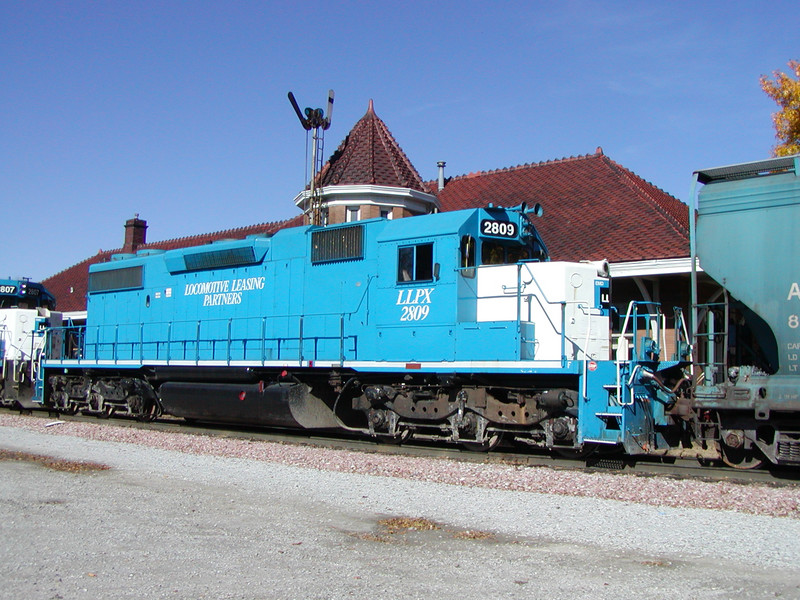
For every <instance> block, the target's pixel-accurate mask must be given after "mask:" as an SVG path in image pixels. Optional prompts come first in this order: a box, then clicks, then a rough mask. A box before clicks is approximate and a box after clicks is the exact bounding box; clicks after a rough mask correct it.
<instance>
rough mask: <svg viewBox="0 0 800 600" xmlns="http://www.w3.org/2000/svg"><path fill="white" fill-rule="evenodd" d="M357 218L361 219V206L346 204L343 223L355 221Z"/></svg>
mask: <svg viewBox="0 0 800 600" xmlns="http://www.w3.org/2000/svg"><path fill="white" fill-rule="evenodd" d="M359 220H361V207H359V206H348V207H347V212H346V213H345V223H355V222H356V221H359Z"/></svg>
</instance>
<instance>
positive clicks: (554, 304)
mask: <svg viewBox="0 0 800 600" xmlns="http://www.w3.org/2000/svg"><path fill="white" fill-rule="evenodd" d="M540 212H541V209H540V208H539V207H538V206H536V207H533V208H528V207H526V206H525V205H521V206H518V207H515V208H500V207H492V206H491V205H490V206H488V207H487V208H484V209H475V210H465V211H457V212H447V213H440V214H430V215H426V216H418V217H411V218H406V219H398V220H387V219H383V218H382V219H374V220H367V221H359V222H355V223H346V224H341V225H332V226H327V227H319V226H304V227H296V228H290V229H283V230H280V231H278V232H277V233H275V234H274V235H273V236H269V237H267V236H263V237H261V236H256V237H250V238H248V239H245V240H229V241H219V242H215V243H212V244H209V245H206V246H200V247H193V248H185V249H179V250H171V251H166V252H163V251H154V250H144V251H140V252H138V253H137V254H135V255H116V256H115V257H114V258H113V260H112V261H110V262H108V263H103V264H97V265H93V266H92V267H91V268H90V273H89V296H88V317H87V323H86V326H85V327H83V328H80V329H70V330H68V331H65V332H64V333H63V334H61V335H58V336H55V335H54V336H52V340H53V341H54V342H58V344H57V347H56V344H54V345H53V346H52V347H51V349H50V356H49V357H48V359H47V360H46V361H45V363H44V378H43V380H44V383H45V386H44V390H43V402H44V404H45V405H46V406H48V407H51V408H53V409H57V410H60V411H67V412H69V411H77V410H80V411H82V412H86V413H94V414H98V415H111V414H113V413H122V414H128V415H134V416H137V417H139V418H142V419H149V418H153V417H155V416H157V415H158V414H160V413H162V412H163V413H167V414H171V415H174V416H178V417H184V418H186V419H190V420H200V421H219V422H230V423H247V424H258V425H268V426H279V427H293V428H298V427H299V428H308V429H342V428H343V429H347V430H351V431H358V432H363V433H365V434H369V435H371V436H374V437H380V438H389V439H393V440H404V439H407V438H408V437H410V436H413V437H416V438H421V439H436V440H444V441H450V442H457V443H462V444H465V445H469V446H471V447H476V448H489V447H492V446H493V445H494V444H496V443H497V442H498V441H499V440H500V439H501V438H502V437H505V438H506V439H507V440H508V439H510V440H513V441H516V442H521V443H524V444H528V445H530V446H536V447H542V448H555V449H559V450H562V451H564V452H568V453H569V452H579V451H581V450H583V449H585V448H587V447H596V446H597V445H605V446H614V447H619V446H622V447H624V449H625V451H626V452H628V453H630V454H642V453H649V454H652V453H661V454H664V453H667V452H670V451H675V450H674V448H675V446H676V439H680V438H681V437H682V432H683V431H684V429H685V427H686V426H685V424H684V421H682V420H680V419H678V420H674V419H673V417H672V416H671V415H670V411H671V409H672V408H673V407H674V406H675V403H676V395H675V393H674V392H673V389H675V388H676V387H677V384H678V383H679V382H681V381H682V380H683V379H684V371H683V369H684V367H685V366H686V365H687V364H688V362H687V359H688V345H687V344H686V343H685V342H681V343H679V344H677V347H678V348H679V349H681V352H679V355H678V356H675V357H673V360H671V361H669V362H664V361H660V360H659V353H660V347H661V345H662V344H663V337H664V331H665V328H664V327H662V324H663V320H662V319H661V318H660V316H659V315H653V314H645V313H643V312H642V306H639V305H637V304H635V303H634V304H632V305H631V307H630V309H629V311H628V314H627V315H625V324H626V325H625V329H626V333H627V335H625V336H623V338H624V342H625V343H621V344H620V346H621V347H620V348H619V349H618V350H617V351H616V354H615V356H614V358H613V359H612V357H611V348H610V344H609V339H610V335H609V333H610V319H611V314H610V298H609V296H610V294H609V278H608V266H607V264H603V263H600V264H596V263H566V262H551V261H550V260H549V257H548V253H547V249H546V247H545V244H544V243H543V241H542V239H541V238H540V236H539V234H538V232H537V230H536V228H535V227H534V225H533V223H532V217H533V216H535V215H538V214H540ZM678 329H680V328H678Z"/></svg>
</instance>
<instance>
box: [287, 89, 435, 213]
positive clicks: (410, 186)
mask: <svg viewBox="0 0 800 600" xmlns="http://www.w3.org/2000/svg"><path fill="white" fill-rule="evenodd" d="M316 183H317V188H318V193H319V194H320V196H321V200H322V210H323V214H325V215H326V217H327V218H325V219H324V222H325V223H327V224H333V223H344V222H347V221H358V220H362V219H371V218H376V217H387V218H390V219H391V218H395V219H396V218H400V217H407V216H412V215H419V214H428V213H430V212H433V211H434V210H436V209H438V206H439V205H438V200H437V198H436V196H434V195H433V194H431V193H430V191H429V190H428V187H427V186H426V185H425V182H424V181H423V180H422V178H421V177H420V175H419V173H418V172H417V170H416V169H415V168H414V165H413V164H411V161H410V160H408V157H407V156H406V154H405V152H403V149H402V148H400V145H399V144H398V143H397V142H396V141H395V139H394V137H392V134H391V132H390V131H389V129H388V128H387V127H386V124H385V123H384V122H383V121H382V120H381V119H380V118H379V117H378V115H376V114H375V107H374V104H373V102H372V100H370V101H369V106H368V108H367V112H366V114H365V115H364V116H363V117H361V119H359V121H358V122H357V123H356V124H355V125H354V126H353V129H352V130H350V133H349V134H347V136H346V137H345V138H344V140H343V141H342V143H341V144H340V145H339V147H338V148H337V149H336V151H335V152H334V153H333V155H332V156H331V158H330V159H329V160H328V162H327V163H325V166H323V167H322V170H321V171H320V172H319V174H318V175H317V182H316ZM309 196H310V194H309V191H308V190H305V191H304V192H302V193H300V194H299V195H298V196H297V197H296V198H295V204H296V205H297V206H298V207H299V208H301V209H302V210H303V211H304V212H306V213H307V212H308V210H309V204H310V203H309Z"/></svg>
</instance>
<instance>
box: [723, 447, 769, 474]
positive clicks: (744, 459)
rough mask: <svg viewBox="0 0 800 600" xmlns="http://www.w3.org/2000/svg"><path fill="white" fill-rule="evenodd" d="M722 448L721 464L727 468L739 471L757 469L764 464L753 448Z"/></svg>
mask: <svg viewBox="0 0 800 600" xmlns="http://www.w3.org/2000/svg"><path fill="white" fill-rule="evenodd" d="M721 446H722V462H724V463H725V464H726V465H728V466H729V467H733V468H734V469H740V470H743V471H744V470H748V469H757V468H759V467H760V466H761V465H763V464H764V459H763V458H762V457H761V455H760V454H759V453H758V451H757V450H756V449H755V448H732V447H730V446H728V445H726V444H724V443H723V444H721Z"/></svg>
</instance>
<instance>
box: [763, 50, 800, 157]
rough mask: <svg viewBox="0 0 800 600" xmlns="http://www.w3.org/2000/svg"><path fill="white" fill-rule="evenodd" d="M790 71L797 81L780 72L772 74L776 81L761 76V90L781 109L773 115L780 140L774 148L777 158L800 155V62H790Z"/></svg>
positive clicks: (776, 133) (776, 134)
mask: <svg viewBox="0 0 800 600" xmlns="http://www.w3.org/2000/svg"><path fill="white" fill-rule="evenodd" d="M789 69H790V70H791V71H792V72H794V75H795V77H797V79H793V78H792V75H791V74H786V73H782V72H780V71H775V72H774V73H773V74H772V75H773V76H774V78H775V79H770V78H769V77H767V76H766V75H762V76H761V89H762V90H764V93H765V94H767V96H769V97H770V98H772V99H773V100H775V102H776V103H777V104H778V106H779V107H780V110H779V111H778V112H776V113H773V115H772V121H773V123H775V137H776V138H777V139H778V145H777V146H775V148H773V153H774V154H775V156H788V155H790V154H798V153H800V61H797V60H790V61H789Z"/></svg>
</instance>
